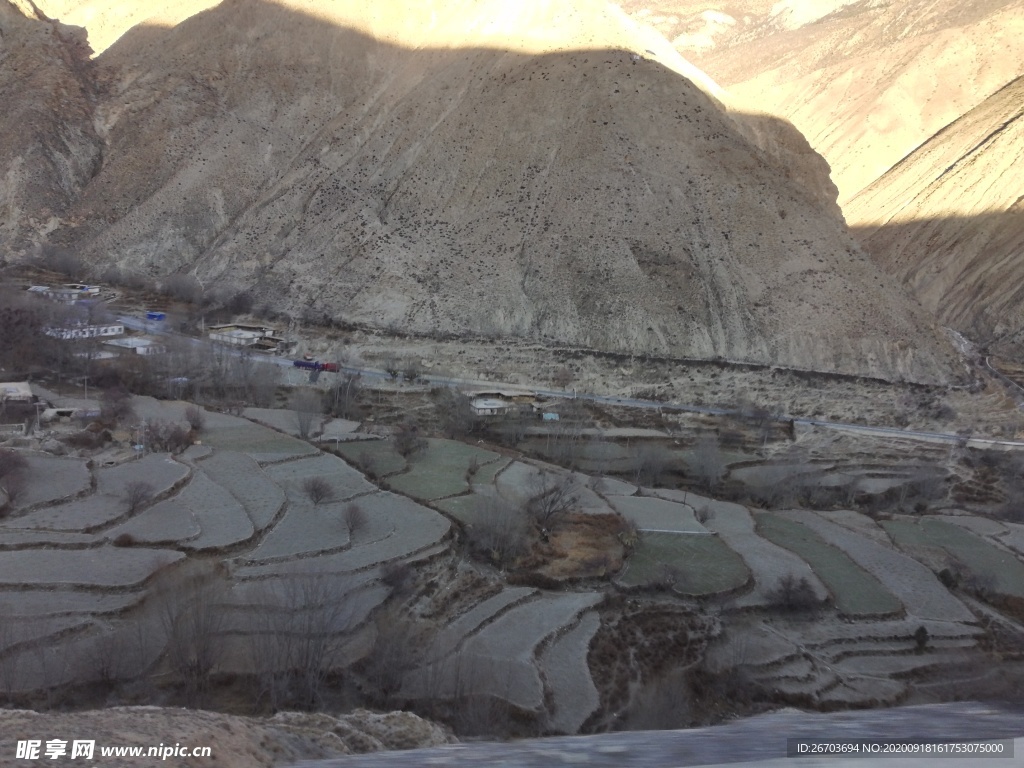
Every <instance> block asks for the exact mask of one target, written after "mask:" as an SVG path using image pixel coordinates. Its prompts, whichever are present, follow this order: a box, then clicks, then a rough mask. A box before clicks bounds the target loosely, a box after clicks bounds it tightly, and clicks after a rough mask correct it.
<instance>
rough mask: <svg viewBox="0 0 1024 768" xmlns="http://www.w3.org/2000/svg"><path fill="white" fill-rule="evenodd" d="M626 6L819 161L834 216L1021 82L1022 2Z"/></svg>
mask: <svg viewBox="0 0 1024 768" xmlns="http://www.w3.org/2000/svg"><path fill="white" fill-rule="evenodd" d="M625 8H626V9H627V10H628V11H629V12H630V13H631V14H632V15H633V17H634V18H638V19H640V20H647V21H649V22H651V23H654V24H655V25H656V26H657V27H658V28H659V29H660V30H661V31H662V32H664V33H665V34H666V35H667V36H669V37H670V38H671V39H672V40H673V42H674V44H675V46H676V47H677V49H678V50H679V51H680V52H681V53H682V54H683V55H684V56H686V57H687V58H688V59H690V60H691V61H694V62H695V63H696V64H697V65H698V66H700V67H702V68H703V69H705V70H706V71H707V72H709V73H710V74H711V75H712V76H713V77H714V78H715V79H716V80H717V81H718V82H719V83H721V84H722V85H723V86H725V87H726V88H727V89H728V90H729V91H730V92H731V93H732V94H733V95H734V96H735V97H736V98H737V99H738V100H739V101H740V102H741V103H742V104H744V105H746V108H747V109H749V110H752V111H759V110H764V111H767V112H770V113H771V114H776V115H780V116H783V117H785V118H787V119H788V120H791V121H792V122H793V124H794V125H796V127H797V128H798V129H799V130H800V131H801V132H803V134H804V135H805V136H807V138H808V140H809V141H810V143H811V145H812V146H813V147H814V148H815V149H816V150H817V151H818V152H821V154H822V155H824V156H825V159H826V160H828V162H829V165H830V166H831V167H832V178H833V180H834V181H835V183H836V185H837V186H838V187H839V191H840V196H839V200H840V203H841V204H842V205H843V206H844V209H845V204H846V203H847V202H848V201H849V200H850V199H851V198H852V197H853V196H854V195H856V194H857V193H858V192H859V191H860V190H862V189H863V188H864V187H866V186H868V185H869V184H871V183H872V182H873V181H874V180H875V179H877V178H878V177H879V176H881V175H882V174H883V173H885V172H886V171H887V170H888V169H889V168H891V167H892V166H893V165H895V164H896V163H898V162H899V161H900V160H901V159H903V158H904V157H906V156H907V155H908V154H909V153H910V152H912V151H913V150H914V149H915V148H916V147H918V146H920V145H921V144H923V143H924V142H925V141H927V140H928V139H930V138H931V137H932V136H934V135H935V134H936V133H937V132H939V131H940V130H942V129H943V128H945V126H947V125H949V124H950V123H952V122H953V121H954V120H956V119H958V118H959V117H961V116H962V115H964V114H966V113H967V112H969V111H970V110H971V109H973V108H975V107H977V106H979V105H980V104H981V103H982V102H984V101H985V99H986V98H988V97H989V96H991V95H992V94H994V93H996V92H997V91H998V90H999V89H1000V88H1002V87H1003V86H1004V85H1006V84H1007V83H1009V82H1010V81H1011V80H1013V79H1015V78H1017V77H1019V76H1020V75H1022V74H1024V2H1022V1H1021V0H986V1H985V2H971V3H963V2H957V1H956V0H939V2H935V1H934V0H908V2H899V3H888V2H879V1H877V0H864V1H857V0H825V1H824V2H806V1H804V0H782V1H781V2H768V1H767V0H722V1H721V2H716V1H715V0H654V2H650V1H644V0H630V2H627V3H626V4H625ZM851 223H856V222H854V221H851Z"/></svg>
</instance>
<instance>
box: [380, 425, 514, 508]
mask: <svg viewBox="0 0 1024 768" xmlns="http://www.w3.org/2000/svg"><path fill="white" fill-rule="evenodd" d="M497 458H498V454H496V453H493V452H492V451H484V450H481V449H479V448H474V447H473V446H471V445H466V444H465V443H459V442H456V441H454V440H440V439H437V438H431V439H430V440H428V441H427V447H426V448H425V449H424V450H422V451H420V452H418V453H416V454H414V455H413V456H412V457H411V461H410V462H409V469H408V471H407V472H405V473H403V474H401V475H395V476H393V477H390V478H388V485H390V486H391V488H392V489H393V490H395V491H398V492H399V493H403V494H405V495H406V496H411V497H413V498H414V499H419V500H421V501H432V500H434V499H441V498H444V497H445V496H455V495H456V494H459V493H465V492H466V491H467V490H469V484H468V483H467V482H466V474H467V470H468V469H469V465H470V462H472V461H473V460H475V461H476V462H477V465H478V466H484V465H486V464H487V463H488V462H492V461H495V460H496V459H497Z"/></svg>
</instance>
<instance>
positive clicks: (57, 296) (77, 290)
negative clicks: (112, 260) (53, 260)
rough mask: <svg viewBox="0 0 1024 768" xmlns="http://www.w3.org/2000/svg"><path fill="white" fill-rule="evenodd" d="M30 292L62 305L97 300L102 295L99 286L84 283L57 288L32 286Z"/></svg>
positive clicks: (66, 284) (67, 284)
mask: <svg viewBox="0 0 1024 768" xmlns="http://www.w3.org/2000/svg"><path fill="white" fill-rule="evenodd" d="M27 290H28V292H29V293H31V294H32V295H33V296H39V297H40V298H43V299H49V300H50V301H56V302H58V303H60V304H74V303H75V302H76V301H82V300H84V299H95V298H97V297H98V296H99V295H100V287H99V286H98V285H86V284H84V283H65V284H64V285H59V286H56V287H51V286H48V285H31V286H29V287H28V289H27Z"/></svg>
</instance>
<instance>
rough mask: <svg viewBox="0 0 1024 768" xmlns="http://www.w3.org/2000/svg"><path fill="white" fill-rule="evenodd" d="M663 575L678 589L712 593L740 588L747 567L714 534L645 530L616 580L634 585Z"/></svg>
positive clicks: (743, 582) (704, 593)
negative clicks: (650, 531) (671, 580)
mask: <svg viewBox="0 0 1024 768" xmlns="http://www.w3.org/2000/svg"><path fill="white" fill-rule="evenodd" d="M666 578H671V579H673V580H674V585H673V588H674V589H675V591H677V592H682V593H684V594H688V595H712V594H718V593H721V592H728V591H730V590H733V589H738V588H740V587H742V586H743V585H744V584H746V582H747V580H748V579H749V578H750V570H749V569H748V568H747V566H746V563H744V562H743V560H742V558H740V556H739V555H737V554H736V553H735V552H733V551H732V550H731V549H729V547H727V546H726V545H725V544H724V543H723V542H722V540H721V539H720V538H718V537H717V536H706V535H701V534H688V533H646V534H644V535H643V536H642V537H641V538H640V542H639V544H637V546H636V549H635V550H634V551H633V554H632V555H630V556H629V560H627V562H626V569H625V571H624V572H623V574H622V575H621V576H620V577H619V579H618V581H619V583H620V584H623V585H624V586H627V587H637V586H643V585H646V584H651V583H656V582H658V581H661V580H663V579H666Z"/></svg>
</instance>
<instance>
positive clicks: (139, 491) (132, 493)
mask: <svg viewBox="0 0 1024 768" xmlns="http://www.w3.org/2000/svg"><path fill="white" fill-rule="evenodd" d="M153 491H154V489H153V486H152V485H151V484H150V483H147V482H146V481H145V480H132V481H130V482H129V483H127V484H126V485H125V487H124V506H125V508H126V509H127V511H128V514H129V515H134V514H135V513H136V512H138V511H139V510H140V509H142V507H144V506H145V505H146V504H147V503H149V500H150V499H152V498H153Z"/></svg>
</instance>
